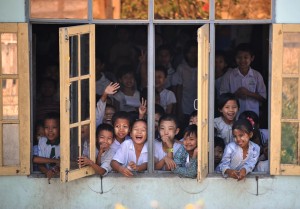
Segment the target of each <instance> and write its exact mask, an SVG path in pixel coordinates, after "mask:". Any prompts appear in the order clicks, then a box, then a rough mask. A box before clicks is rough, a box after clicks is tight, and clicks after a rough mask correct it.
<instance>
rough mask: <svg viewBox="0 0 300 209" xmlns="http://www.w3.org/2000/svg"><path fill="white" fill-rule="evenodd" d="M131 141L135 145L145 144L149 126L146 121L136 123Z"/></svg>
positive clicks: (131, 134)
mask: <svg viewBox="0 0 300 209" xmlns="http://www.w3.org/2000/svg"><path fill="white" fill-rule="evenodd" d="M130 136H131V139H132V141H133V142H134V143H135V144H144V143H145V141H146V139H147V125H146V123H145V122H144V121H137V122H135V123H134V125H133V127H132V130H131V133H130Z"/></svg>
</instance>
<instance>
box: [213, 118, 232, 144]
mask: <svg viewBox="0 0 300 209" xmlns="http://www.w3.org/2000/svg"><path fill="white" fill-rule="evenodd" d="M214 127H215V129H216V136H218V137H220V138H222V139H223V140H224V143H225V144H228V143H229V142H233V141H234V140H233V136H232V124H231V125H230V124H227V123H225V121H224V120H223V118H222V117H217V118H215V119H214Z"/></svg>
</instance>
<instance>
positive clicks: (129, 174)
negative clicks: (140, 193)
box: [119, 166, 133, 177]
mask: <svg viewBox="0 0 300 209" xmlns="http://www.w3.org/2000/svg"><path fill="white" fill-rule="evenodd" d="M119 173H121V174H123V175H124V176H126V177H132V176H133V173H132V172H131V171H130V170H129V169H128V168H125V167H123V166H121V167H120V169H119Z"/></svg>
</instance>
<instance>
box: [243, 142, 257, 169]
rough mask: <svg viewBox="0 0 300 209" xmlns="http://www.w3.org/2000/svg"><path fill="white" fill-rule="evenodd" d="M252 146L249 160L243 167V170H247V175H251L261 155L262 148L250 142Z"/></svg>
mask: <svg viewBox="0 0 300 209" xmlns="http://www.w3.org/2000/svg"><path fill="white" fill-rule="evenodd" d="M249 143H250V144H251V146H250V147H249V155H250V156H249V158H248V159H247V161H246V162H245V165H244V166H243V168H245V169H246V173H247V174H248V173H250V172H251V171H252V170H253V169H254V167H255V165H256V163H257V160H258V157H259V154H260V147H259V146H258V145H257V144H255V143H253V142H249Z"/></svg>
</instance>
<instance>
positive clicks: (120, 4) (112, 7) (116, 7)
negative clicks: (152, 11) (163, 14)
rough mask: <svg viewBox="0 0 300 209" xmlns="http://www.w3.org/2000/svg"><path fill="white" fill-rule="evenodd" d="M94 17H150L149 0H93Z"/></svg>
mask: <svg viewBox="0 0 300 209" xmlns="http://www.w3.org/2000/svg"><path fill="white" fill-rule="evenodd" d="M93 18H94V19H143V20H145V19H148V0H121V1H111V0H93Z"/></svg>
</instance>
